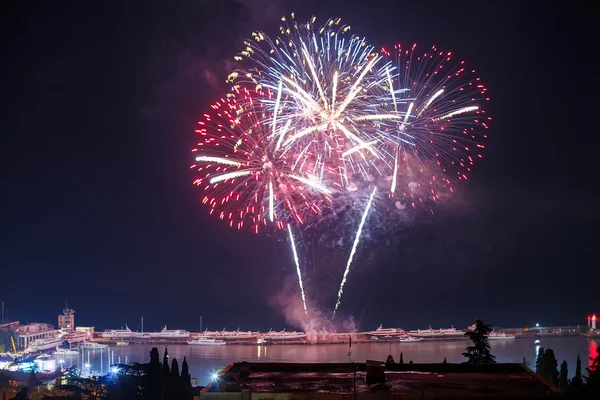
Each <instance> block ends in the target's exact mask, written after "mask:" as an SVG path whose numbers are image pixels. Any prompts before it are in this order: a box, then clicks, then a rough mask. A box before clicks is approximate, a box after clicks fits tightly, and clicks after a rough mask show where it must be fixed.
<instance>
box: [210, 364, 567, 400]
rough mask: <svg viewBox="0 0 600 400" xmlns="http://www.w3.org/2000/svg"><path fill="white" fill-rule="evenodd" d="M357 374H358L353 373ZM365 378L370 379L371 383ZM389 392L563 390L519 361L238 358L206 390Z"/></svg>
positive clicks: (500, 394)
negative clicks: (250, 360)
mask: <svg viewBox="0 0 600 400" xmlns="http://www.w3.org/2000/svg"><path fill="white" fill-rule="evenodd" d="M355 374H356V379H354V376H355ZM367 380H369V382H368V383H367ZM355 384H356V392H357V393H358V394H359V395H362V394H366V393H370V392H373V391H385V392H387V393H389V394H391V395H403V396H406V397H408V398H410V397H412V396H415V397H417V398H422V397H424V398H482V397H483V398H528V399H531V398H540V399H541V398H554V397H561V394H560V393H559V392H558V391H557V390H556V389H553V388H550V387H549V386H548V384H547V383H545V382H544V381H542V380H541V379H539V378H538V377H537V376H536V375H535V374H534V373H533V372H532V371H531V370H529V369H528V368H526V367H525V366H523V365H521V364H494V365H469V364H390V365H387V366H385V367H384V364H383V363H381V362H368V363H356V364H352V366H351V365H349V364H282V363H281V364H280V363H246V362H242V363H234V364H230V365H229V366H227V368H225V369H224V370H223V371H222V373H221V375H220V377H219V379H217V380H216V381H214V382H213V383H211V384H209V385H208V386H206V387H205V388H204V390H203V391H202V392H203V393H202V394H203V395H205V397H206V398H208V397H211V396H210V393H215V394H216V393H222V392H241V390H242V389H248V390H250V392H253V393H260V392H263V393H310V394H312V395H314V394H316V393H328V394H341V395H343V394H352V393H353V392H354V385H355Z"/></svg>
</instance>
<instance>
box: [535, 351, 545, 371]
mask: <svg viewBox="0 0 600 400" xmlns="http://www.w3.org/2000/svg"><path fill="white" fill-rule="evenodd" d="M543 363H544V348H543V347H540V349H539V350H538V353H537V358H536V359H535V373H536V374H538V375H540V376H541V375H542V364H543Z"/></svg>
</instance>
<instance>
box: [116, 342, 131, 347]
mask: <svg viewBox="0 0 600 400" xmlns="http://www.w3.org/2000/svg"><path fill="white" fill-rule="evenodd" d="M117 346H129V342H117Z"/></svg>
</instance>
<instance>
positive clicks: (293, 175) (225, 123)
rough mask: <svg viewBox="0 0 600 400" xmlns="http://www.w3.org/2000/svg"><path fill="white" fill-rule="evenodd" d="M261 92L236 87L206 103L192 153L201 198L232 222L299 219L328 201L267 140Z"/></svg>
mask: <svg viewBox="0 0 600 400" xmlns="http://www.w3.org/2000/svg"><path fill="white" fill-rule="evenodd" d="M262 96H264V94H263V93H262V92H254V91H250V90H241V91H238V92H237V93H231V94H229V95H228V96H227V97H226V98H222V99H221V100H219V101H218V102H216V103H215V104H213V105H212V106H211V108H212V113H211V114H204V116H203V119H202V120H201V121H199V122H198V125H199V127H198V129H197V130H196V133H197V134H198V138H199V141H198V143H197V147H195V148H194V149H193V150H192V152H193V153H194V155H195V161H196V163H195V164H193V165H192V166H191V168H192V169H193V170H195V171H196V173H197V176H196V179H195V180H194V184H196V185H197V186H199V187H201V188H203V189H204V192H205V193H204V195H203V197H202V203H203V204H206V205H208V206H209V207H210V213H211V214H217V215H218V216H219V218H220V219H223V220H226V221H228V223H229V225H230V226H231V227H236V228H237V229H242V228H243V227H244V226H251V227H252V229H253V230H254V231H255V232H257V233H258V231H259V228H260V226H261V225H267V224H268V223H273V224H274V225H276V226H277V227H278V228H280V229H282V228H284V226H285V225H286V224H287V223H290V222H292V221H296V222H297V223H300V224H302V223H304V222H305V221H306V220H307V219H308V218H309V217H310V215H316V214H318V213H319V212H320V211H321V205H322V204H323V203H325V202H327V201H330V196H329V195H330V193H331V191H330V190H329V189H328V188H327V187H326V186H324V185H323V184H321V183H320V182H319V181H318V180H316V179H314V178H313V177H312V176H310V175H309V174H307V173H303V172H301V171H294V170H293V168H292V167H293V163H292V161H290V159H289V157H287V156H286V155H285V154H284V153H283V152H281V151H278V150H276V142H275V141H274V140H270V139H269V134H268V133H269V131H268V130H269V129H270V127H269V126H267V125H266V124H265V123H264V122H265V120H266V119H268V116H267V115H266V114H265V110H264V106H263V103H261V102H260V101H259V99H260V98H261V97H262Z"/></svg>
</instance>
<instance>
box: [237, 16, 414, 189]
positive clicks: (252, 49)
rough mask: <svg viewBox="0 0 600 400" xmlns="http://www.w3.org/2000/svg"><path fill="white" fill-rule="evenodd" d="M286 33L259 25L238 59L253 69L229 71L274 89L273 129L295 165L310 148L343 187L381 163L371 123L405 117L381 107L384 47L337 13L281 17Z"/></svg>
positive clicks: (323, 171) (318, 168) (317, 164)
mask: <svg viewBox="0 0 600 400" xmlns="http://www.w3.org/2000/svg"><path fill="white" fill-rule="evenodd" d="M282 22H283V24H282V26H281V27H280V35H279V36H278V37H277V38H275V39H271V38H270V37H269V36H268V35H266V34H265V33H262V32H254V33H253V34H252V37H253V39H252V40H248V41H246V42H245V44H246V48H245V50H244V51H242V52H241V53H240V54H239V55H238V56H237V57H236V59H237V60H239V61H243V60H245V59H246V60H247V61H246V63H247V64H249V65H250V68H248V69H240V70H237V71H235V72H233V73H232V74H231V75H230V76H229V81H230V82H233V83H235V86H234V89H237V88H239V87H244V86H250V87H253V88H256V89H258V90H269V91H271V92H272V93H273V96H272V97H271V98H269V99H265V100H263V102H264V104H265V109H266V110H267V111H268V113H269V114H270V115H271V118H270V119H269V121H268V124H269V126H270V131H271V132H270V136H271V137H273V138H276V140H275V141H276V148H277V149H278V150H279V149H281V150H282V151H283V152H284V153H289V154H290V156H291V157H292V158H293V159H295V160H296V161H295V166H296V167H297V168H298V170H300V171H302V170H303V169H304V168H306V167H307V165H306V164H304V163H300V162H299V160H300V157H302V156H304V155H307V154H308V155H309V156H310V157H311V158H312V160H313V163H311V164H310V166H309V167H310V168H312V170H311V171H310V173H311V174H312V175H314V176H317V177H318V178H319V179H320V180H322V181H325V182H329V183H331V184H333V185H335V186H338V187H345V186H348V185H349V184H350V180H351V179H352V178H353V176H359V177H360V179H366V178H367V177H368V169H369V168H377V165H376V164H375V163H374V162H373V160H374V159H375V160H376V159H378V158H379V154H378V152H377V150H376V148H375V145H377V144H378V141H379V139H380V138H379V137H378V136H376V135H373V133H374V131H373V130H372V129H364V128H365V127H366V128H370V127H371V126H373V125H375V124H377V123H378V122H380V121H394V120H397V121H401V120H402V119H403V116H402V115H401V114H399V113H390V112H381V113H380V112H378V111H379V108H378V107H377V103H378V101H379V99H378V97H379V96H380V91H379V88H380V87H382V86H383V85H384V84H385V82H386V80H387V75H382V74H381V73H377V72H379V71H380V70H381V69H380V68H376V67H377V65H378V64H380V63H382V61H383V58H384V57H383V55H381V54H378V53H377V52H375V49H374V47H373V46H371V45H369V44H368V43H367V42H366V41H365V39H361V38H359V37H358V36H351V35H350V34H349V33H348V31H349V29H350V27H349V26H347V25H343V24H341V20H340V19H339V18H338V19H330V20H328V21H327V22H326V23H325V25H323V26H321V27H317V26H316V25H315V18H314V17H313V18H312V19H311V20H310V21H309V22H307V23H304V24H299V23H297V21H296V20H295V19H294V16H293V14H292V18H291V19H290V20H289V21H288V19H286V18H285V17H284V18H282Z"/></svg>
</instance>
